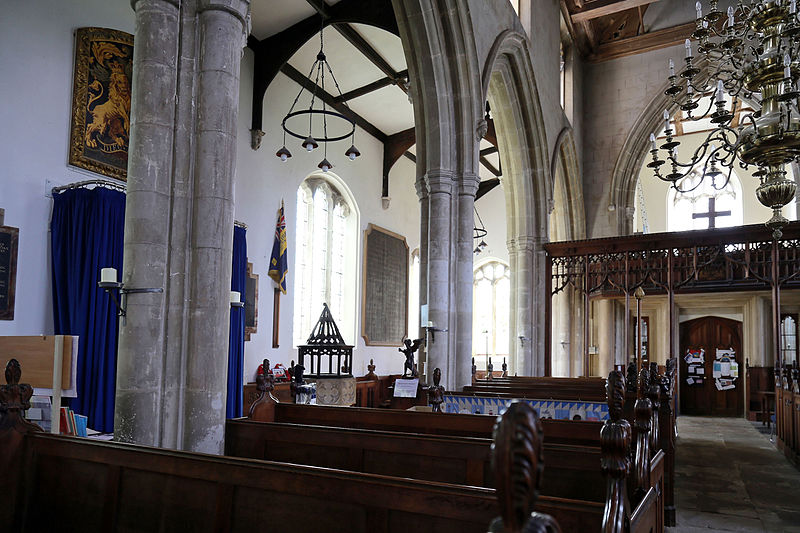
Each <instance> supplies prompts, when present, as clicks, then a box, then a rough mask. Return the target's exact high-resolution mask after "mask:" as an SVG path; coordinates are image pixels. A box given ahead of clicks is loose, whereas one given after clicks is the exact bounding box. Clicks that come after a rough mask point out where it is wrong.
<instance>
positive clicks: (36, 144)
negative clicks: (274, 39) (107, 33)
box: [0, 0, 134, 335]
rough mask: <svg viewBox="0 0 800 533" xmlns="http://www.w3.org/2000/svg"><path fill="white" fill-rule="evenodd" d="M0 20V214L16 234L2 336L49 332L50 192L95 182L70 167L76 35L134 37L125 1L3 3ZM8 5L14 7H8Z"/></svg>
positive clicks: (50, 299)
mask: <svg viewBox="0 0 800 533" xmlns="http://www.w3.org/2000/svg"><path fill="white" fill-rule="evenodd" d="M7 4H9V5H8V6H6V9H5V10H4V14H3V16H2V17H0V72H2V75H0V96H2V98H0V124H2V128H0V161H2V165H0V207H2V208H5V210H6V221H5V224H6V225H8V226H15V227H18V228H19V256H18V261H17V285H16V291H17V292H16V305H15V315H14V320H12V321H6V320H0V335H38V334H42V333H49V334H52V333H53V311H52V296H51V291H52V287H51V282H50V234H49V231H48V230H49V224H50V212H51V210H52V200H51V199H50V198H49V194H50V189H51V188H52V187H53V186H57V185H63V184H66V183H72V182H75V181H81V180H85V179H89V178H92V177H96V175H95V174H92V173H90V172H87V171H84V170H80V169H77V168H73V167H70V166H68V165H67V156H68V153H67V152H68V144H69V129H70V118H71V114H72V111H71V108H72V72H73V66H74V63H75V38H74V31H75V29H76V28H80V27H85V26H99V27H105V28H113V29H117V30H123V31H127V32H129V33H132V32H133V28H134V13H133V10H132V9H131V6H130V3H129V2H127V1H125V0H114V1H108V0H81V2H80V3H79V5H76V2H65V1H63V0H36V1H34V2H27V1H26V2H19V1H16V2H7ZM11 4H13V8H12V7H11Z"/></svg>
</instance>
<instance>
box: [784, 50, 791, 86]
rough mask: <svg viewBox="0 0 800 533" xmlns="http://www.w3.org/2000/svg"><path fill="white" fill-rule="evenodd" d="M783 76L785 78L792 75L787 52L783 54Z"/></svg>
mask: <svg viewBox="0 0 800 533" xmlns="http://www.w3.org/2000/svg"><path fill="white" fill-rule="evenodd" d="M783 77H784V79H787V80H788V79H790V78H791V77H792V58H791V57H789V54H784V56H783Z"/></svg>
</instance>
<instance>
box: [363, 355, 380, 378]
mask: <svg viewBox="0 0 800 533" xmlns="http://www.w3.org/2000/svg"><path fill="white" fill-rule="evenodd" d="M364 377H365V378H367V379H378V376H377V375H376V374H375V361H374V360H373V359H370V360H369V364H368V365H367V375H365V376H364Z"/></svg>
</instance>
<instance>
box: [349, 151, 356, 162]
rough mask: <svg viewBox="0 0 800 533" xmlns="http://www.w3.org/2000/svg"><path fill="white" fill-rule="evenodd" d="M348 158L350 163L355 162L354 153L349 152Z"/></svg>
mask: <svg viewBox="0 0 800 533" xmlns="http://www.w3.org/2000/svg"><path fill="white" fill-rule="evenodd" d="M349 157H350V161H355V160H356V154H355V152H350V156H349Z"/></svg>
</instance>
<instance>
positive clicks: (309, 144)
mask: <svg viewBox="0 0 800 533" xmlns="http://www.w3.org/2000/svg"><path fill="white" fill-rule="evenodd" d="M313 149H314V145H313V144H311V143H308V144H307V145H306V150H308V151H309V152H310V151H311V150H313Z"/></svg>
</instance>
